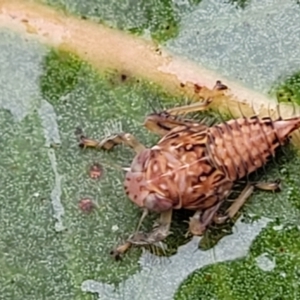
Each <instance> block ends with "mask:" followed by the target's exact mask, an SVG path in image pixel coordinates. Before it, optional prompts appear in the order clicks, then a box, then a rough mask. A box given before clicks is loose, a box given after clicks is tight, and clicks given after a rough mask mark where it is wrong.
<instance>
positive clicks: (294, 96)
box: [270, 72, 300, 105]
mask: <svg viewBox="0 0 300 300" xmlns="http://www.w3.org/2000/svg"><path fill="white" fill-rule="evenodd" d="M270 94H271V95H275V96H276V98H277V99H278V101H279V102H292V103H296V104H298V105H299V104H300V72H296V73H294V74H293V75H291V76H288V77H287V78H284V79H280V80H278V82H277V83H276V84H275V85H274V86H273V87H272V89H271V91H270Z"/></svg>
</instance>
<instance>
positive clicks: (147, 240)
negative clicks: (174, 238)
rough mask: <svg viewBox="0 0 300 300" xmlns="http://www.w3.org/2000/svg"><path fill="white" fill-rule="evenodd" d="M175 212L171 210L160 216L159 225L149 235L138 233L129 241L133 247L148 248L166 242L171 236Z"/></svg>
mask: <svg viewBox="0 0 300 300" xmlns="http://www.w3.org/2000/svg"><path fill="white" fill-rule="evenodd" d="M172 213H173V210H172V209H169V210H168V211H166V212H163V213H161V214H160V218H159V220H158V225H157V226H155V227H154V229H153V230H152V231H150V232H149V233H147V234H141V233H136V234H134V235H133V236H132V237H130V238H129V239H128V241H129V242H130V243H131V244H132V245H136V246H146V245H150V244H155V243H158V242H161V241H162V240H164V239H165V238H166V237H167V236H168V235H169V234H170V225H171V221H172Z"/></svg>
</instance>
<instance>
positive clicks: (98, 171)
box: [89, 163, 103, 179]
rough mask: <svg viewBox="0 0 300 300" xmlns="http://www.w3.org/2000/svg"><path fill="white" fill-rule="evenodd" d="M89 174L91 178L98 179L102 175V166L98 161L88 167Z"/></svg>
mask: <svg viewBox="0 0 300 300" xmlns="http://www.w3.org/2000/svg"><path fill="white" fill-rule="evenodd" d="M89 175H90V178H92V179H100V178H101V177H102V175H103V167H102V166H101V165H100V164H99V163H94V164H93V165H92V166H91V167H90V169H89Z"/></svg>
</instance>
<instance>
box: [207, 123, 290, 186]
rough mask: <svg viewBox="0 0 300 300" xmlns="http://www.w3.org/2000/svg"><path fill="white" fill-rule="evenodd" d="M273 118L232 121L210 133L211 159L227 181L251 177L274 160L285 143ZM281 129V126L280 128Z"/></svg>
mask: <svg viewBox="0 0 300 300" xmlns="http://www.w3.org/2000/svg"><path fill="white" fill-rule="evenodd" d="M276 122H285V121H283V120H279V121H272V120H271V119H270V118H263V119H259V118H258V117H252V118H240V119H236V120H230V121H228V122H224V123H221V124H218V125H215V126H213V127H210V128H208V130H207V148H208V149H207V150H208V153H209V154H208V156H209V158H210V159H211V161H212V163H213V164H215V166H216V167H217V168H218V169H220V170H222V171H223V172H224V173H225V174H226V175H227V177H228V179H230V180H232V181H235V180H237V179H241V178H242V177H244V176H246V175H247V174H250V173H252V172H253V171H255V170H257V169H258V168H260V167H262V166H263V165H264V164H266V162H267V160H268V158H269V157H270V156H274V154H275V150H276V148H277V147H278V146H280V145H281V144H283V143H284V142H285V140H286V135H285V136H282V134H281V131H278V130H277V128H276V126H274V125H275V123H276ZM277 127H278V126H277Z"/></svg>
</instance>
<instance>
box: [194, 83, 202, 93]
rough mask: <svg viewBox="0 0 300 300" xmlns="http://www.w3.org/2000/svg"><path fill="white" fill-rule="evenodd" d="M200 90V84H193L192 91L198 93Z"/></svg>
mask: <svg viewBox="0 0 300 300" xmlns="http://www.w3.org/2000/svg"><path fill="white" fill-rule="evenodd" d="M200 91H201V86H200V85H199V84H197V83H195V84H194V92H195V93H199V92H200Z"/></svg>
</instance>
